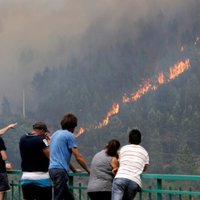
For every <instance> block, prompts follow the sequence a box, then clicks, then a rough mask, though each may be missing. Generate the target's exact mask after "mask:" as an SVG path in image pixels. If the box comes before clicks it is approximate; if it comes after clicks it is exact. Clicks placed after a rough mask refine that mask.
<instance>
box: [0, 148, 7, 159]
mask: <svg viewBox="0 0 200 200" xmlns="http://www.w3.org/2000/svg"><path fill="white" fill-rule="evenodd" d="M0 154H1V157H2V160H4V161H6V160H7V154H6V151H4V150H2V151H0Z"/></svg>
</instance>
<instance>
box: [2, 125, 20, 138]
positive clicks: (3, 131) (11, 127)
mask: <svg viewBox="0 0 200 200" xmlns="http://www.w3.org/2000/svg"><path fill="white" fill-rule="evenodd" d="M16 126H17V123H14V124H9V125H8V126H6V127H4V128H2V129H0V135H3V134H4V133H6V132H7V131H8V130H10V129H13V128H15V127H16Z"/></svg>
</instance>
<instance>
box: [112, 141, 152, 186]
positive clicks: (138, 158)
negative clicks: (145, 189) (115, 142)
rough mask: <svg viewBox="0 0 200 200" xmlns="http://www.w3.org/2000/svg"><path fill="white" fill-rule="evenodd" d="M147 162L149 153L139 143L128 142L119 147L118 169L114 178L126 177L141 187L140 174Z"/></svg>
mask: <svg viewBox="0 0 200 200" xmlns="http://www.w3.org/2000/svg"><path fill="white" fill-rule="evenodd" d="M147 164H149V155H148V153H147V151H146V150H145V149H144V148H143V147H142V146H140V145H135V144H129V145H126V146H124V147H122V148H121V149H120V152H119V165H120V166H119V169H118V172H117V174H116V176H115V178H127V179H129V180H132V181H134V182H136V183H137V184H138V185H139V186H140V187H142V183H141V178H140V174H141V173H142V172H143V169H144V167H145V165H147Z"/></svg>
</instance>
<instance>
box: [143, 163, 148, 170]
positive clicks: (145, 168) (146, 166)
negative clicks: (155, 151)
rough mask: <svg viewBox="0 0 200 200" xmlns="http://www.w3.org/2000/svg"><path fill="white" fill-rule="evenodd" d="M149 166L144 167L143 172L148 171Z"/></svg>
mask: <svg viewBox="0 0 200 200" xmlns="http://www.w3.org/2000/svg"><path fill="white" fill-rule="evenodd" d="M148 166H149V165H147V164H146V165H145V166H144V169H143V172H145V171H147V168H148Z"/></svg>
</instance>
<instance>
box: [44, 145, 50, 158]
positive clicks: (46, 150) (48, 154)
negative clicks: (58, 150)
mask: <svg viewBox="0 0 200 200" xmlns="http://www.w3.org/2000/svg"><path fill="white" fill-rule="evenodd" d="M43 153H44V155H45V156H46V157H47V158H48V159H49V156H50V151H49V147H46V148H45V149H43Z"/></svg>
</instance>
